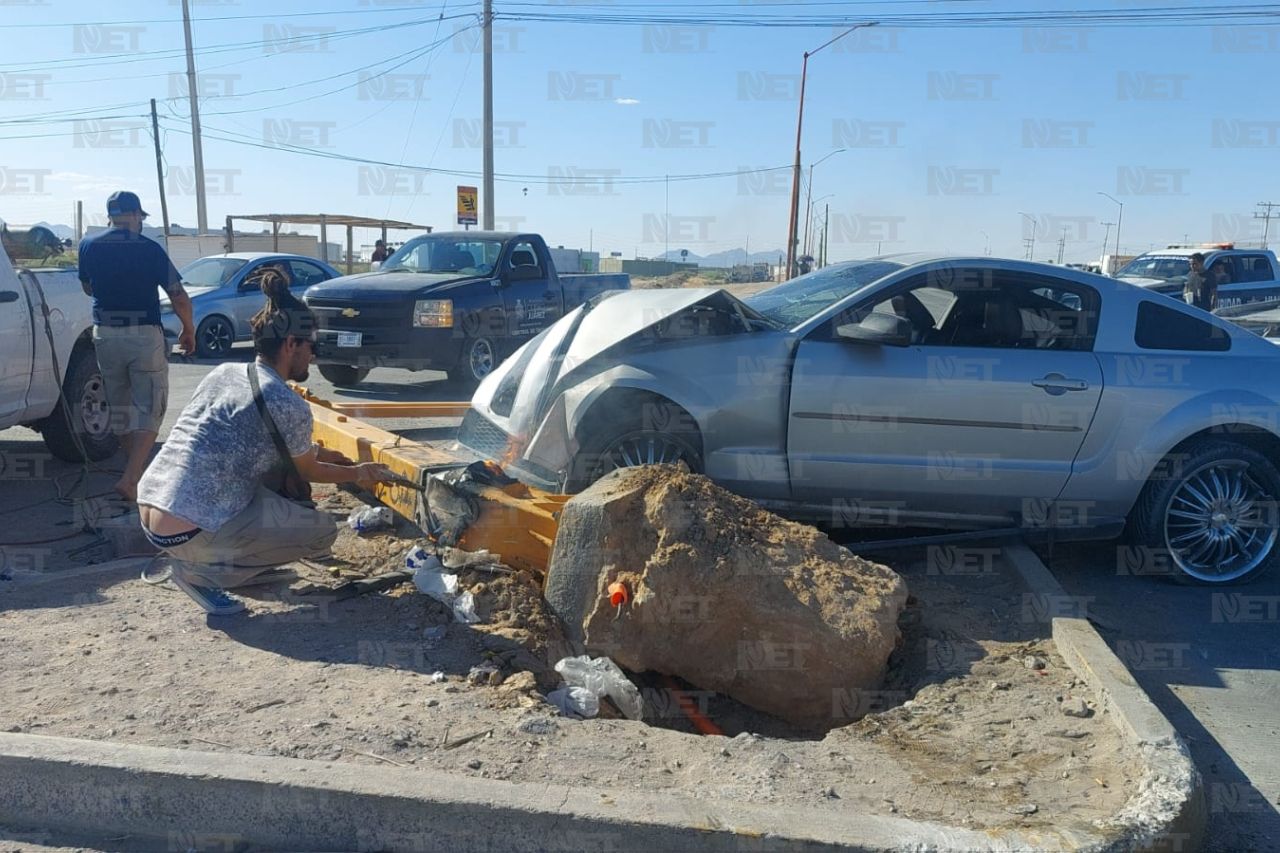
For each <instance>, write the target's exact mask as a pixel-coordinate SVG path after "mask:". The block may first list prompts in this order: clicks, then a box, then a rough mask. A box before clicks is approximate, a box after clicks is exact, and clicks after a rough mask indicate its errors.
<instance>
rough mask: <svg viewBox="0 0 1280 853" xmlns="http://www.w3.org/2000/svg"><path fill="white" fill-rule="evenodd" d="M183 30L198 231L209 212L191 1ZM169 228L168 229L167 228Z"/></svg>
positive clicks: (203, 228)
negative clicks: (206, 195) (205, 188)
mask: <svg viewBox="0 0 1280 853" xmlns="http://www.w3.org/2000/svg"><path fill="white" fill-rule="evenodd" d="M182 32H183V35H184V36H185V37H186V40H187V94H188V98H189V100H190V101H191V146H192V153H193V154H194V156H195V167H196V233H198V234H203V233H204V232H206V231H208V230H209V212H208V209H207V208H206V207H205V198H204V149H203V148H202V147H201V144H200V98H199V87H198V86H197V85H196V58H195V54H194V53H192V51H191V3H190V0H182ZM166 230H167V229H166Z"/></svg>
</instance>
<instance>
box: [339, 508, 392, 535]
mask: <svg viewBox="0 0 1280 853" xmlns="http://www.w3.org/2000/svg"><path fill="white" fill-rule="evenodd" d="M391 522H392V516H391V510H389V509H387V508H386V507H385V506H363V507H360V508H359V509H354V510H352V511H351V515H349V516H347V527H350V528H351V529H352V530H354V531H355V532H356V533H364V532H365V531H368V530H379V529H381V528H383V527H390V526H391Z"/></svg>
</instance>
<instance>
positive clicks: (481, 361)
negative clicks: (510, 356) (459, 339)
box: [449, 336, 501, 389]
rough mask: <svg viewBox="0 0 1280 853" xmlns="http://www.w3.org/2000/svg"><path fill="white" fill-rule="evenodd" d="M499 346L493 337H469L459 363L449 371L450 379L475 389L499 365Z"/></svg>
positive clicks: (464, 342) (464, 344)
mask: <svg viewBox="0 0 1280 853" xmlns="http://www.w3.org/2000/svg"><path fill="white" fill-rule="evenodd" d="M500 361H501V359H499V358H498V347H497V345H496V344H494V342H493V338H490V337H485V336H480V337H475V338H467V339H466V340H465V341H463V343H462V355H461V356H460V357H459V359H458V364H457V366H456V367H454V368H453V369H452V370H450V371H449V380H450V381H451V382H456V383H457V384H459V385H461V386H462V387H463V388H467V389H474V388H475V387H476V386H477V385H479V384H480V382H481V380H483V379H484V378H485V377H486V376H488V375H489V374H490V373H493V369H494V368H495V367H497V366H498V364H499V363H500Z"/></svg>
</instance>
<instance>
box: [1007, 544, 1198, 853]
mask: <svg viewBox="0 0 1280 853" xmlns="http://www.w3.org/2000/svg"><path fill="white" fill-rule="evenodd" d="M1004 554H1005V559H1006V560H1007V561H1008V562H1009V564H1010V565H1012V566H1013V567H1014V568H1015V569H1017V571H1018V573H1019V574H1020V575H1022V579H1023V581H1024V582H1025V583H1026V585H1027V587H1028V589H1029V590H1030V591H1031V594H1032V595H1037V596H1047V597H1050V598H1047V599H1041V600H1042V601H1054V600H1056V601H1063V602H1065V601H1067V600H1069V599H1070V596H1068V594H1067V592H1066V590H1064V589H1063V588H1062V585H1061V584H1059V583H1058V580H1057V578H1055V577H1054V576H1053V574H1052V573H1050V571H1049V569H1048V568H1047V567H1046V566H1045V565H1044V563H1043V562H1041V561H1040V558H1039V557H1038V556H1036V554H1035V552H1033V551H1032V550H1031V549H1030V548H1028V547H1027V546H1026V545H1022V544H1018V545H1011V546H1008V547H1007V548H1005V550H1004ZM1043 609H1044V610H1048V611H1052V610H1053V609H1055V608H1053V607H1047V608H1043ZM1053 642H1054V645H1056V646H1057V648H1058V653H1059V654H1060V655H1062V657H1063V659H1064V660H1065V661H1066V662H1067V665H1068V666H1070V667H1071V668H1072V669H1073V670H1075V671H1076V673H1078V674H1079V675H1080V677H1081V678H1083V679H1084V680H1085V681H1087V682H1088V683H1089V686H1090V687H1091V688H1093V691H1094V699H1095V701H1096V704H1097V707H1098V709H1099V710H1101V711H1106V712H1107V713H1108V714H1109V715H1110V718H1111V719H1112V720H1114V721H1115V722H1116V725H1117V727H1118V728H1119V730H1120V735H1121V737H1122V738H1123V739H1124V740H1125V742H1126V743H1127V744H1129V745H1130V746H1131V747H1133V748H1134V749H1135V750H1136V751H1137V752H1138V753H1139V754H1140V755H1141V756H1142V760H1143V764H1144V770H1143V777H1142V779H1141V780H1139V783H1138V788H1137V790H1136V791H1135V792H1134V793H1133V795H1132V796H1131V797H1130V798H1129V802H1128V804H1127V805H1126V806H1125V808H1124V809H1122V810H1121V812H1120V813H1119V814H1118V815H1116V817H1115V819H1114V820H1113V821H1112V822H1111V823H1110V824H1109V825H1108V826H1107V827H1105V829H1107V830H1108V831H1111V832H1116V833H1118V834H1119V837H1118V838H1117V839H1116V840H1115V842H1114V843H1113V845H1112V847H1113V849H1116V850H1132V849H1135V848H1136V849H1142V850H1171V851H1172V850H1178V851H1188V850H1198V849H1199V848H1200V845H1201V843H1202V841H1203V838H1204V831H1205V825H1206V823H1207V822H1208V812H1207V810H1206V806H1205V800H1204V789H1203V786H1202V782H1201V779H1200V774H1199V772H1198V771H1197V770H1196V768H1195V764H1194V763H1193V762H1192V761H1191V754H1190V753H1189V752H1188V751H1187V747H1186V745H1185V744H1184V743H1183V742H1182V738H1180V737H1179V736H1178V733H1177V730H1175V729H1174V727H1173V724H1172V723H1170V722H1169V720H1168V719H1167V718H1166V717H1165V716H1164V714H1162V713H1161V712H1160V709H1158V708H1157V707H1156V706H1155V704H1154V703H1153V702H1152V701H1151V699H1150V698H1149V697H1148V696H1147V694H1146V692H1145V691H1143V689H1142V688H1141V687H1140V686H1139V685H1138V682H1137V681H1135V680H1134V678H1133V675H1132V674H1130V672H1129V670H1128V669H1127V668H1126V667H1125V665H1124V663H1123V662H1122V661H1121V660H1120V659H1119V658H1118V657H1116V655H1115V653H1113V652H1112V651H1111V648H1110V647H1109V646H1108V645H1107V643H1106V641H1105V640H1103V639H1102V636H1101V635H1100V634H1099V633H1098V632H1097V631H1096V630H1095V629H1094V627H1093V625H1091V624H1090V623H1089V620H1087V619H1080V618H1068V617H1061V616H1057V617H1053Z"/></svg>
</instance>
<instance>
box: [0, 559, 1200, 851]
mask: <svg viewBox="0 0 1280 853" xmlns="http://www.w3.org/2000/svg"><path fill="white" fill-rule="evenodd" d="M1006 554H1007V556H1008V559H1009V562H1010V563H1011V564H1012V565H1013V566H1014V567H1015V568H1017V570H1018V571H1019V572H1020V573H1021V574H1022V576H1023V578H1024V580H1025V581H1026V584H1027V586H1028V588H1029V589H1030V590H1031V591H1032V594H1036V595H1054V596H1065V595H1066V593H1065V592H1064V591H1063V590H1062V587H1061V586H1059V585H1058V583H1057V581H1056V580H1054V578H1053V576H1052V575H1051V574H1049V572H1048V570H1047V569H1045V567H1044V565H1043V564H1042V563H1041V562H1040V561H1039V559H1038V558H1036V556H1035V554H1033V553H1032V552H1031V551H1030V550H1029V549H1026V548H1025V547H1021V546H1016V547H1012V548H1009V549H1007V551H1006ZM130 562H132V561H120V562H119V563H118V564H116V565H114V566H108V565H104V566H95V567H92V569H93V570H94V571H93V572H87V573H96V572H100V571H108V570H110V569H113V568H114V569H125V567H126V566H129V563H130ZM130 568H132V566H130ZM59 577H62V578H65V577H69V575H67V574H61V573H60V574H59ZM1053 637H1054V640H1055V642H1056V643H1057V646H1058V650H1059V652H1060V653H1061V654H1062V656H1063V658H1064V659H1065V660H1066V661H1067V663H1068V665H1070V666H1071V667H1072V669H1074V670H1075V671H1076V672H1077V673H1078V675H1079V676H1080V677H1081V678H1082V679H1084V680H1085V681H1087V682H1088V683H1089V685H1090V686H1091V687H1093V689H1094V690H1095V692H1096V699H1097V702H1098V704H1099V706H1100V707H1103V708H1106V709H1107V710H1108V711H1110V716H1111V718H1112V719H1114V720H1116V721H1117V725H1118V726H1119V727H1120V730H1121V732H1122V735H1123V736H1124V738H1125V739H1126V742H1128V743H1129V744H1131V745H1132V746H1133V747H1134V748H1135V749H1136V750H1137V751H1138V752H1139V753H1140V754H1141V756H1142V757H1143V759H1144V763H1145V767H1146V770H1145V774H1144V777H1143V779H1142V780H1141V782H1140V785H1139V787H1138V790H1137V791H1136V792H1134V793H1133V795H1132V796H1131V797H1130V800H1129V802H1128V804H1127V805H1126V807H1125V809H1124V810H1123V811H1122V812H1121V813H1120V814H1119V815H1117V816H1116V818H1115V819H1114V820H1113V821H1111V822H1110V823H1108V824H1107V825H1105V826H1098V827H1096V831H1074V832H1073V831H1070V830H1053V831H1027V832H984V831H981V830H967V829H960V828H955V827H948V826H943V825H940V824H934V823H928V822H923V821H914V820H909V819H905V818H895V817H889V816H878V815H862V814H856V813H852V814H851V813H843V814H842V813H840V812H833V811H831V810H827V809H823V810H818V809H809V808H805V807H796V806H791V805H785V806H768V805H756V804H750V803H740V802H734V801H725V800H720V799H711V798H707V799H694V798H690V797H676V796H672V795H668V794H659V793H649V792H643V791H631V790H609V791H605V790H601V789H599V788H588V787H570V786H564V785H533V784H517V783H511V782H502V781H496V780H487V779H475V778H472V777H468V776H461V775H452V774H447V773H436V772H430V771H425V770H416V769H401V768H392V767H369V766H363V765H343V764H337V763H332V762H323V761H306V760H299V759H288V758H272V757H262V756H253V755H235V754H232V755H228V754H225V753H207V752H192V751H187V750H178V749H167V748H158V747H148V746H131V745H125V744H119V743H112V742H104V741H89V740H76V739H71V738H60V737H47V736H40V735H25V734H0V779H3V780H5V784H3V785H0V825H8V826H13V827H15V828H21V829H39V830H47V831H52V832H55V833H69V834H73V835H76V836H79V837H84V835H86V834H89V835H92V836H93V837H115V836H128V837H129V846H130V847H131V848H138V849H143V848H147V847H149V848H150V849H167V850H175V849H178V850H187V849H201V850H205V849H215V850H228V851H229V850H234V849H239V848H241V847H243V846H246V845H251V846H255V847H259V848H265V849H286V850H299V849H303V850H315V851H325V850H377V851H382V850H387V851H390V850H458V849H461V850H468V851H471V850H478V851H510V850H539V851H576V850H584V849H590V850H617V851H622V850H673V851H681V850H692V849H696V850H699V851H721V850H723V851H765V850H798V851H873V850H901V851H947V850H965V851H979V850H981V851H1014V850H1028V849H1036V850H1090V851H1104V850H1105V851H1110V850H1117V851H1118V850H1133V849H1135V848H1142V849H1152V850H1159V849H1169V850H1193V849H1196V847H1198V845H1199V842H1200V838H1201V836H1202V834H1203V829H1204V822H1205V817H1206V816H1205V810H1204V801H1203V795H1202V792H1201V789H1200V780H1199V776H1198V774H1197V773H1196V771H1195V768H1194V766H1193V765H1192V763H1191V761H1190V758H1189V757H1188V754H1187V751H1186V749H1185V748H1184V747H1183V745H1182V743H1181V741H1180V740H1179V738H1178V736H1177V734H1176V733H1175V731H1174V730H1173V727H1172V726H1171V725H1170V724H1169V722H1168V721H1167V720H1166V719H1165V718H1164V717H1163V716H1162V715H1161V714H1160V712H1159V711H1158V710H1157V709H1156V708H1155V706H1154V705H1152V704H1151V702H1150V700H1149V699H1148V698H1147V697H1146V695H1145V694H1144V693H1143V692H1142V690H1141V688H1139V687H1138V685H1137V684H1136V683H1135V682H1134V681H1133V679H1132V677H1131V676H1130V675H1129V673H1128V671H1127V670H1126V669H1125V668H1124V666H1123V664H1121V663H1120V661H1119V660H1118V659H1117V658H1116V657H1115V656H1114V655H1113V654H1112V653H1111V651H1110V649H1109V648H1107V646H1106V644H1105V643H1104V642H1103V641H1102V638H1101V637H1100V636H1099V635H1098V634H1097V632H1096V631H1094V630H1093V628H1092V626H1090V625H1089V624H1088V623H1087V622H1085V621H1083V620H1078V619H1054V620H1053Z"/></svg>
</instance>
